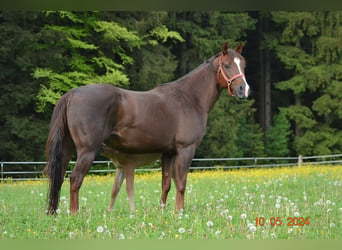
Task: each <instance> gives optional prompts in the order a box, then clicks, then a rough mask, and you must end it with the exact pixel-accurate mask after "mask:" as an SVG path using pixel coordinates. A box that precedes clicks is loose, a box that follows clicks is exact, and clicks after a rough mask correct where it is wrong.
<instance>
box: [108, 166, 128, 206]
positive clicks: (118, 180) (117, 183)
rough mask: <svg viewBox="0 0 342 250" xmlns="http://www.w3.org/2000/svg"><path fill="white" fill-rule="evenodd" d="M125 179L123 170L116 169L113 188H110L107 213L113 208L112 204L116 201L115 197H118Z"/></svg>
mask: <svg viewBox="0 0 342 250" xmlns="http://www.w3.org/2000/svg"><path fill="white" fill-rule="evenodd" d="M124 178H125V170H124V168H121V167H120V168H119V167H117V168H116V173H115V179H114V184H113V188H112V193H111V199H110V205H109V208H108V211H109V212H110V211H112V210H113V207H114V202H115V199H116V196H117V195H118V193H119V191H120V188H121V185H122V182H123V180H124Z"/></svg>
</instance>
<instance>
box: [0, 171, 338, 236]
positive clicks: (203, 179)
mask: <svg viewBox="0 0 342 250" xmlns="http://www.w3.org/2000/svg"><path fill="white" fill-rule="evenodd" d="M113 180H114V176H113V175H108V176H94V175H87V177H86V178H85V180H84V182H83V185H82V187H81V190H80V211H79V213H78V214H76V215H70V211H69V182H68V181H65V183H64V184H63V188H62V191H61V198H60V206H59V210H58V214H57V215H56V216H48V215H46V213H45V210H46V207H47V204H46V199H47V189H48V183H47V181H41V180H37V181H5V182H3V183H0V238H2V239H342V231H341V224H342V167H341V166H304V167H283V168H269V169H240V170H231V171H223V170H213V171H194V172H191V173H189V175H188V182H187V189H186V195H185V210H184V211H175V186H174V185H173V184H172V187H171V191H170V193H169V196H168V200H167V204H166V207H165V208H164V209H160V208H159V199H160V195H161V173H160V172H159V171H158V172H152V173H143V174H141V173H138V174H136V177H135V205H136V211H135V212H133V213H132V212H130V211H129V202H128V198H127V194H126V190H125V184H123V186H122V189H121V191H120V193H119V195H118V197H117V200H116V203H115V208H114V211H113V212H107V207H108V205H109V201H110V192H111V187H112V184H113Z"/></svg>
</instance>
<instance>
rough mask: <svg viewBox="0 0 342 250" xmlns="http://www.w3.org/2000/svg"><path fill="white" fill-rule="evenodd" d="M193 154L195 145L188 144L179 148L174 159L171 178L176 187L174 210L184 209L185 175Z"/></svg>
mask: <svg viewBox="0 0 342 250" xmlns="http://www.w3.org/2000/svg"><path fill="white" fill-rule="evenodd" d="M194 154H195V146H189V147H187V148H182V149H179V150H178V153H177V156H176V159H175V163H174V175H173V179H174V182H175V184H176V189H177V196H176V210H181V209H184V193H185V188H186V181H187V175H188V170H189V168H190V164H191V161H192V158H193V157H194Z"/></svg>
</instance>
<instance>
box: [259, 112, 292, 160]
mask: <svg viewBox="0 0 342 250" xmlns="http://www.w3.org/2000/svg"><path fill="white" fill-rule="evenodd" d="M291 134H292V133H291V124H290V122H289V121H288V120H287V118H286V116H285V114H284V112H282V111H280V112H279V114H277V115H275V116H274V117H273V125H272V126H271V127H270V128H269V129H268V130H267V133H266V142H265V154H266V155H267V156H269V157H276V156H279V157H286V156H289V155H290V149H289V146H290V145H289V139H290V138H289V136H290V135H291Z"/></svg>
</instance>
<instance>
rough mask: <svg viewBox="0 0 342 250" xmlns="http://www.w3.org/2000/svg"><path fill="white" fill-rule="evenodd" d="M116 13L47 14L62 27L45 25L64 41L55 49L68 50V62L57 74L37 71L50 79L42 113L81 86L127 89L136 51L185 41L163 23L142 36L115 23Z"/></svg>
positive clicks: (49, 70)
mask: <svg viewBox="0 0 342 250" xmlns="http://www.w3.org/2000/svg"><path fill="white" fill-rule="evenodd" d="M116 14H117V13H97V12H80V13H77V12H76V13H74V12H64V11H59V12H54V13H50V12H47V15H54V16H57V18H58V19H59V22H58V23H59V24H58V25H56V24H52V25H46V26H45V28H46V29H48V30H53V31H55V32H58V33H59V35H60V36H61V37H62V39H61V41H60V43H59V44H58V45H56V46H60V47H63V48H64V49H65V52H64V54H63V55H62V56H67V57H69V60H68V65H67V67H65V68H62V69H59V70H58V71H57V70H55V69H52V68H37V69H36V70H35V72H34V77H35V78H37V79H39V78H47V79H48V82H47V83H46V82H45V83H43V84H42V85H41V90H40V92H39V94H38V100H39V103H38V110H39V111H43V110H44V108H45V105H46V104H47V103H50V104H52V105H54V104H55V103H56V102H57V100H58V99H59V98H60V96H61V95H62V94H63V93H65V92H67V91H68V90H70V89H72V88H75V87H78V86H82V85H86V84H92V83H98V82H100V83H108V84H113V85H116V86H121V87H122V86H126V87H127V86H128V84H129V81H130V79H129V77H128V75H127V70H126V67H128V66H129V65H132V64H133V63H134V56H136V55H137V54H139V53H137V52H136V51H138V50H141V48H144V47H145V46H155V45H158V44H159V42H160V41H161V42H165V41H167V40H168V38H170V39H175V40H179V41H182V40H183V39H182V37H181V36H180V35H179V34H178V33H176V32H173V31H169V30H168V28H167V27H166V26H164V25H161V24H160V23H157V24H156V25H154V26H153V27H151V28H150V30H149V32H148V33H147V34H146V33H145V34H144V35H142V36H139V34H138V32H137V31H136V30H128V29H127V28H126V27H125V26H123V25H121V24H119V23H117V22H114V21H112V20H111V19H113V17H114V18H115V16H116ZM117 15H118V16H120V13H118V14H117ZM126 18H127V16H126ZM121 21H122V20H121ZM46 49H50V48H49V47H46Z"/></svg>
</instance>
